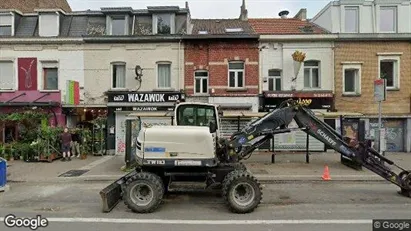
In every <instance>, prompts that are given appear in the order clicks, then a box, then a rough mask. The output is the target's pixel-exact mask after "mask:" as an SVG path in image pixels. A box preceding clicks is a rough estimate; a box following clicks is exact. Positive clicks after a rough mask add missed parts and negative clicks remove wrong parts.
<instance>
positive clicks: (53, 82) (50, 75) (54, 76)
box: [43, 67, 59, 90]
mask: <svg viewBox="0 0 411 231" xmlns="http://www.w3.org/2000/svg"><path fill="white" fill-rule="evenodd" d="M58 79H59V78H58V68H57V67H44V68H43V90H58V89H59V84H58V83H59V81H58Z"/></svg>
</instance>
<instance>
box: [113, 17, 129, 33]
mask: <svg viewBox="0 0 411 231" xmlns="http://www.w3.org/2000/svg"><path fill="white" fill-rule="evenodd" d="M110 20H111V25H110V26H111V35H126V33H127V30H126V26H127V24H126V18H125V16H111V17H110Z"/></svg>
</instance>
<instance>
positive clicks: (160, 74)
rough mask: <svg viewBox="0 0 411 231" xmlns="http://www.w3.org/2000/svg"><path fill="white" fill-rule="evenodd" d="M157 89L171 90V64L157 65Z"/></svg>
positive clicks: (161, 63)
mask: <svg viewBox="0 0 411 231" xmlns="http://www.w3.org/2000/svg"><path fill="white" fill-rule="evenodd" d="M157 87H158V88H171V63H168V62H159V63H157Z"/></svg>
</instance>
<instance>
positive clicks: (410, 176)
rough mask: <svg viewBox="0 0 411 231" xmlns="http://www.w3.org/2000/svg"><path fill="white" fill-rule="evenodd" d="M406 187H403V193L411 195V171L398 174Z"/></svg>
mask: <svg viewBox="0 0 411 231" xmlns="http://www.w3.org/2000/svg"><path fill="white" fill-rule="evenodd" d="M398 176H399V177H400V179H401V182H402V184H403V186H404V188H401V192H400V193H401V194H402V195H404V196H407V197H411V171H403V172H401V173H400V174H399V175H398Z"/></svg>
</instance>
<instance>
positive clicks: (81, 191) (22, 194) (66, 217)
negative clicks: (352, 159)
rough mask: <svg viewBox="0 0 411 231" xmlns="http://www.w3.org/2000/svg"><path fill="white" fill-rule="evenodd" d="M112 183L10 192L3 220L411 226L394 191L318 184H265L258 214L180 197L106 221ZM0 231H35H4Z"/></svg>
mask: <svg viewBox="0 0 411 231" xmlns="http://www.w3.org/2000/svg"><path fill="white" fill-rule="evenodd" d="M107 184H108V182H107V183H101V182H98V183H97V182H90V183H71V184H68V183H61V184H39V183H36V184H29V183H18V184H11V190H10V191H9V192H7V193H3V194H0V217H5V216H6V215H7V214H14V215H16V216H17V217H35V216H36V215H39V214H40V215H41V216H42V217H44V218H47V219H49V222H50V223H49V225H48V227H47V228H46V229H39V230H58V231H71V230H88V231H90V230H102V231H105V230H107V231H108V230H113V229H121V230H122V231H127V230H130V231H131V230H133V231H134V230H150V231H151V230H161V231H166V230H170V229H171V230H181V231H183V230H194V229H196V230H198V231H206V230H213V231H214V230H225V231H230V230H235V231H239V230H247V231H249V230H264V231H269V230H276V231H277V230H285V231H288V230H289V231H291V230H323V231H325V230H331V229H332V230H333V231H340V230H341V231H343V230H344V231H349V230H353V231H361V230H370V231H371V230H372V224H371V220H372V219H389V218H391V219H407V218H408V219H411V212H410V211H411V198H406V197H403V196H401V195H398V194H397V190H398V188H397V187H396V186H394V185H392V184H389V183H385V182H384V183H376V182H373V183H367V182H364V183H351V182H332V181H331V182H323V183H321V182H316V183H308V182H306V183H302V182H294V183H282V184H274V185H273V184H267V185H265V187H264V199H263V203H262V205H261V206H260V207H259V208H258V209H257V210H256V211H254V212H253V213H251V214H245V215H237V214H232V213H230V212H228V211H227V209H226V208H225V206H224V204H223V201H222V200H221V198H219V197H218V195H215V194H205V193H188V194H185V193H175V194H172V195H169V196H168V197H167V198H166V200H165V202H164V203H163V204H162V205H161V207H160V208H159V210H158V211H156V212H155V213H152V214H134V213H132V212H131V211H129V210H127V208H126V207H125V206H124V204H123V203H120V204H119V205H118V206H117V207H116V208H115V209H114V210H113V211H112V212H111V213H101V211H100V209H101V205H100V197H99V195H98V192H99V190H101V189H102V188H104V187H105V186H106V185H107ZM3 227H5V226H4V222H3V221H2V224H0V230H30V229H28V228H25V229H17V228H16V229H9V228H6V229H3Z"/></svg>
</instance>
